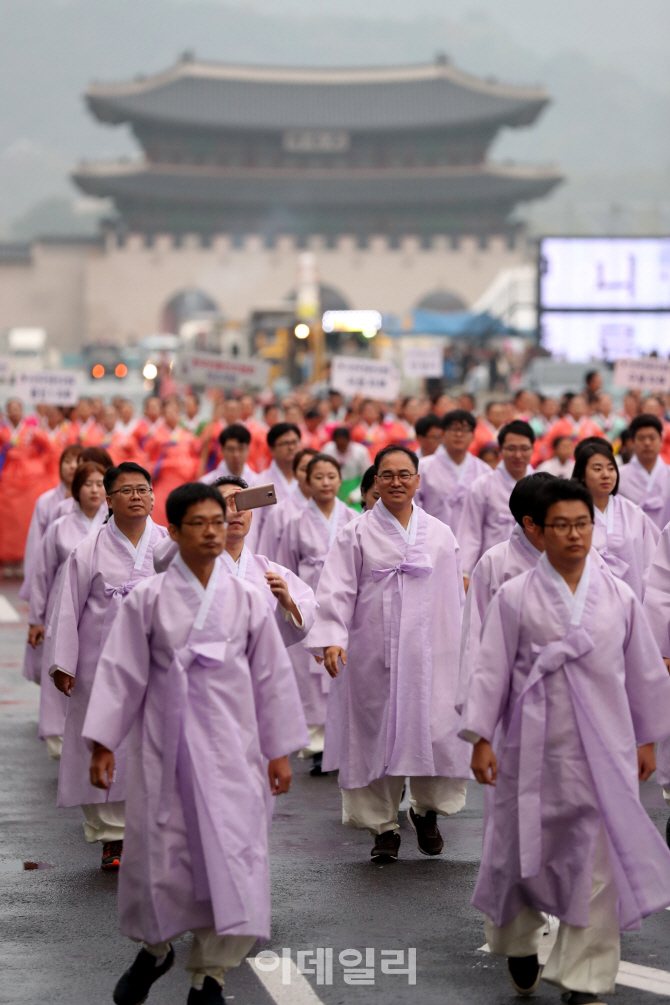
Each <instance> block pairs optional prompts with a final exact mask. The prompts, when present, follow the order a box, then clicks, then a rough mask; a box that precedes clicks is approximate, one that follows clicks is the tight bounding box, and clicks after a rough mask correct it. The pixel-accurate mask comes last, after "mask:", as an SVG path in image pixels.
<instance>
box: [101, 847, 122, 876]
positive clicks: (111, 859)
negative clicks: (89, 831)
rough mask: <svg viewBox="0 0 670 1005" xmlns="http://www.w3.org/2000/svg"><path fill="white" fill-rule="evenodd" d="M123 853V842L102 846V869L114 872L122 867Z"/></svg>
mask: <svg viewBox="0 0 670 1005" xmlns="http://www.w3.org/2000/svg"><path fill="white" fill-rule="evenodd" d="M122 853H123V841H108V842H107V844H103V846H102V862H101V863H100V868H101V869H104V870H105V871H109V872H113V871H114V870H116V869H118V868H119V866H120V865H121V855H122Z"/></svg>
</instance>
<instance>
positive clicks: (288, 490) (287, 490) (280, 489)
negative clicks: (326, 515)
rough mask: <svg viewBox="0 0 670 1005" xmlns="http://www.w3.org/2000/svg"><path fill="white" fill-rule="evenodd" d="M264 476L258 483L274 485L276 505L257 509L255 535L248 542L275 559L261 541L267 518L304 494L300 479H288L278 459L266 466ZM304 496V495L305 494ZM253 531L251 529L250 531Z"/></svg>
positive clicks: (263, 553)
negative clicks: (264, 548)
mask: <svg viewBox="0 0 670 1005" xmlns="http://www.w3.org/2000/svg"><path fill="white" fill-rule="evenodd" d="M262 474H263V477H262V478H259V481H258V482H257V483H256V484H258V485H270V484H272V485H274V487H275V496H276V498H277V505H276V506H263V507H262V508H261V509H257V510H256V512H255V513H254V519H253V522H252V528H253V531H254V536H253V538H252V540H251V541H249V542H248V545H249V547H250V548H251V549H252V550H253V551H254V553H258V554H260V555H267V557H268V558H269V559H271V560H272V561H274V559H275V555H274V554H272V555H270V554H267V552H266V551H265V550H263V551H261V547H260V543H261V541H262V540H264V535H263V529H264V527H265V524H266V522H267V520H268V519H269V518H270V513H272V512H274V511H275V510H278V509H280V508H281V507H283V505H284V503H285V502H286V501H287V500H289V499H291V500H292V499H293V498H297V497H298V496H299V495H302V492H301V491H300V489H299V488H298V479H297V478H293V479H292V481H290V482H289V481H288V480H287V479H286V478H285V477H284V475H283V474H282V471H281V468H280V467H279V465H278V464H277V462H276V461H274V460H273V461H272V463H271V465H270V467H269V468H266V470H265V471H263V472H262ZM303 498H304V496H303ZM250 533H251V531H250Z"/></svg>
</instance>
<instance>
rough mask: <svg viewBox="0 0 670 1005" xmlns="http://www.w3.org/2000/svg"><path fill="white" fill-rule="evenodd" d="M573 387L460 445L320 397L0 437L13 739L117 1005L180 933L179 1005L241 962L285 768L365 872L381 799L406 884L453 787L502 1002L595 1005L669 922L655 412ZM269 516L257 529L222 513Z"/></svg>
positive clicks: (464, 436) (432, 851)
mask: <svg viewBox="0 0 670 1005" xmlns="http://www.w3.org/2000/svg"><path fill="white" fill-rule="evenodd" d="M600 379H601V378H600V375H599V374H598V373H593V374H589V375H588V378H587V385H586V387H585V388H584V389H583V390H581V391H578V392H577V393H572V394H566V395H564V396H563V398H562V399H561V400H560V401H557V400H553V399H551V398H543V397H541V396H539V395H536V394H534V393H532V392H529V391H525V390H520V391H519V392H518V393H517V394H516V395H515V396H514V398H513V399H512V400H501V399H494V400H491V401H489V402H488V403H487V404H486V405H485V406H484V407H483V409H482V410H481V413H480V414H477V412H478V410H477V408H476V403H475V401H474V399H473V398H472V397H471V396H470V395H469V394H467V393H466V394H462V395H461V396H460V397H458V398H457V399H452V398H451V397H449V396H448V395H447V394H440V395H437V396H434V397H433V398H428V397H420V398H419V397H405V398H402V399H401V400H399V401H397V402H395V403H394V404H393V405H390V404H388V403H382V402H379V401H374V400H370V399H363V398H361V399H353V400H351V401H346V400H345V399H344V398H343V396H342V395H341V394H339V393H338V392H336V391H334V390H332V391H330V392H329V393H328V394H327V395H325V396H324V397H323V398H321V399H314V398H312V397H310V396H309V394H308V393H307V392H302V391H301V390H296V391H294V392H293V394H292V395H291V397H290V398H287V399H285V400H283V401H280V402H274V401H271V400H268V401H263V400H262V399H259V400H256V399H254V398H253V397H252V396H250V395H240V396H239V397H229V398H226V397H224V396H220V397H218V398H215V399H214V401H213V413H212V414H211V415H209V416H205V415H204V412H205V403H204V402H203V401H202V400H201V399H199V398H198V397H197V396H196V395H195V394H186V395H184V396H183V398H178V397H169V398H167V399H166V400H163V401H161V400H160V399H158V398H153V397H151V398H149V399H147V401H146V403H145V407H144V414H143V415H142V416H137V417H136V416H135V415H134V413H133V408H132V405H131V404H130V403H129V402H127V401H125V400H123V399H118V400H115V401H114V402H112V403H109V404H105V403H104V402H102V401H100V400H98V399H94V400H89V399H82V400H81V401H80V402H79V403H78V404H77V406H76V407H75V408H74V409H72V410H71V411H70V412H69V413H68V414H66V412H65V411H64V410H61V409H55V408H48V409H40V410H39V411H38V412H37V413H36V414H35V415H31V416H27V417H26V416H24V415H23V412H22V408H21V405H20V402H18V401H16V400H12V401H10V402H9V403H8V404H7V408H6V416H7V417H6V420H5V422H4V424H3V425H2V427H1V428H0V443H1V444H2V446H1V448H0V560H2V562H3V564H4V570H5V575H13V574H16V573H18V572H19V571H20V564H21V563H23V575H24V579H23V584H22V586H21V593H20V595H21V596H22V597H23V598H24V599H25V600H26V601H27V602H28V604H29V614H28V621H29V631H28V639H27V644H26V655H25V663H24V675H25V676H26V677H27V678H28V679H30V680H33V681H35V682H36V683H40V684H41V689H40V714H39V736H40V738H41V739H42V740H44V741H45V747H46V752H47V754H48V756H49V757H51V758H53V759H56V760H59V762H60V763H59V779H58V797H57V798H58V805H59V806H62V807H76V806H79V807H81V810H82V815H83V828H84V836H85V839H86V840H87V841H89V842H99V843H100V844H101V846H102V861H101V867H102V868H103V869H104V870H112V871H115V870H119V888H118V902H119V918H120V927H121V931H122V933H123V934H125V935H127V936H128V937H130V938H131V939H133V940H135V941H138V942H141V943H142V944H143V945H142V948H141V949H140V951H139V953H138V954H137V956H136V958H135V960H134V962H133V963H132V965H131V966H130V967H129V969H128V970H127V971H126V972H125V973H124V974H123V975H122V976H121V977H120V979H119V981H118V983H117V985H116V988H115V989H114V1001H115V1002H116V1003H117V1005H139V1003H140V1002H142V1001H144V1000H145V999H146V997H147V995H148V994H149V991H150V989H151V987H152V985H153V984H154V983H155V981H156V980H158V979H159V978H160V977H161V976H162V975H163V974H164V973H165V972H166V971H167V970H168V969H170V967H171V966H172V965H173V963H174V959H175V954H174V949H173V946H172V940H173V939H174V938H175V937H176V936H178V935H180V934H181V933H183V932H186V931H192V932H193V942H192V948H191V951H190V956H189V959H188V962H187V970H188V971H189V973H190V977H191V985H192V986H191V991H190V993H189V997H188V1002H189V1005H217V1003H221V1002H223V1000H224V999H223V991H222V988H223V984H224V975H225V972H226V971H227V970H228V969H229V968H231V967H235V966H237V965H239V963H240V962H241V961H242V960H243V959H244V957H245V956H246V955H248V953H249V952H250V950H251V948H252V946H253V944H254V943H255V941H256V940H257V939H262V940H267V939H268V938H269V937H270V900H269V855H268V830H269V827H270V826H271V822H272V814H273V806H274V800H275V798H276V797H277V796H279V795H281V794H283V793H286V792H288V790H289V787H290V783H291V770H292V769H291V765H290V762H289V758H290V756H291V755H293V754H298V756H299V758H302V759H303V760H306V761H307V762H308V770H309V772H310V774H311V775H313V776H314V777H317V778H318V777H319V776H323V775H326V774H329V773H333V772H337V773H338V784H339V787H340V789H341V795H342V822H343V824H345V825H346V826H348V827H351V828H355V829H359V830H364V831H368V832H369V833H370V834H371V835H372V839H373V842H374V844H373V847H372V850H371V860H372V861H373V862H377V863H392V862H396V861H397V860H398V858H399V855H400V844H401V836H400V825H399V807H400V804H401V801H402V797H403V791H404V790H406V791H407V795H408V797H409V810H408V814H407V819H408V822H409V824H410V825H411V827H412V828H413V830H414V832H415V835H416V841H417V845H418V849H419V851H420V852H421V853H423V854H424V855H426V856H437V855H440V854H441V853H442V852H443V848H444V842H443V839H442V835H441V833H440V829H439V825H438V817H440V816H450V815H453V814H457V813H458V812H459V811H460V810H461V809H462V808H463V807H464V806H465V803H466V796H467V788H468V782H471V781H472V780H473V778H474V779H476V781H477V782H479V783H481V784H483V785H484V786H486V800H485V818H484V840H483V852H482V861H481V867H480V871H479V877H478V880H477V884H476V887H475V890H474V895H473V904H474V905H475V906H476V907H477V908H478V909H479V910H480V911H482V913H483V914H484V916H485V930H486V938H487V941H488V945H489V947H490V949H491V951H492V952H495V953H498V954H501V955H503V956H505V957H507V960H508V969H509V974H510V978H511V980H512V983H513V985H514V987H515V989H516V990H517V992H518V993H519V994H521V995H528V994H531V993H532V992H533V991H534V990H535V988H536V987H537V984H538V981H539V980H540V977H541V976H542V977H543V978H544V979H545V980H546V981H548V982H550V983H552V984H554V985H556V986H557V987H558V988H559V989H560V992H561V1000H562V1001H564V1002H566V1003H569V1005H588V1003H596V1002H600V1001H601V1000H602V996H604V995H607V994H609V993H611V992H612V991H613V990H614V981H615V977H616V974H617V969H618V964H619V933H620V931H628V930H631V929H635V928H638V927H639V926H640V924H641V921H642V919H643V918H644V917H646V916H647V915H649V914H651V913H653V912H656V911H659V910H662V909H663V908H665V907H667V906H670V850H669V849H668V846H667V844H666V843H665V842H664V841H663V839H662V837H661V836H660V835H659V833H658V831H657V830H656V828H655V826H654V825H653V823H652V822H651V820H650V818H649V817H648V815H647V814H646V812H645V810H644V809H643V807H642V805H641V803H640V800H639V792H638V781H639V780H640V779H641V780H647V779H648V778H650V777H651V775H652V774H653V772H654V771H656V772H657V780H658V782H659V783H660V784H661V785H662V786H663V793H664V796H665V798H666V800H667V801H668V803H669V804H670V674H669V672H668V670H669V668H670V466H668V463H667V462H668V461H670V453H669V450H670V433H669V432H668V430H670V423H669V422H668V418H667V417H666V408H667V407H668V404H669V402H667V401H665V400H663V399H661V398H657V397H655V396H654V397H647V398H644V397H642V396H641V395H639V394H637V393H631V394H628V395H627V396H626V397H625V399H624V402H623V407H622V409H621V411H620V412H618V413H615V412H614V411H613V408H612V401H611V399H610V397H609V396H608V395H607V394H605V393H604V392H603V391H602V387H601V386H600V383H599V382H600ZM209 406H210V399H209V398H208V399H207V409H209ZM270 484H271V485H272V486H273V488H274V492H273V499H276V504H273V505H263V502H264V501H265V500H259V499H258V498H257V497H258V495H259V493H255V494H254V493H253V491H252V492H247V490H248V489H252V490H253V489H254V488H258V487H259V486H268V485H270ZM260 495H265V496H267V495H268V493H260ZM310 784H311V783H310ZM313 784H320V783H313ZM548 915H551V916H553V917H555V918H557V919H558V922H559V927H558V935H557V940H556V944H555V947H554V949H553V950H552V953H551V955H550V957H549V960H548V962H547V964H546V965H545V967H544V970H542V968H541V966H540V963H539V960H538V949H539V946H540V942H541V938H542V933H543V931H544V930H545V927H546V923H547V916H548Z"/></svg>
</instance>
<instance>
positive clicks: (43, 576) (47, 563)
mask: <svg viewBox="0 0 670 1005" xmlns="http://www.w3.org/2000/svg"><path fill="white" fill-rule="evenodd" d="M104 473H105V472H104V470H103V469H102V467H101V466H100V465H99V464H93V463H92V462H91V461H89V462H87V463H86V464H82V465H81V466H80V467H79V468H77V470H76V473H75V475H74V478H73V480H72V485H71V488H72V497H73V499H74V500H75V503H76V504H77V505H76V509H75V510H74V511H73V512H72V513H68V514H67V515H66V516H63V517H60V518H59V519H58V520H56V521H55V522H54V523H52V524H50V525H49V526H48V527H47V529H46V533H45V534H44V537H43V538H42V541H41V543H40V545H39V548H38V550H37V555H36V556H35V559H34V562H33V565H32V585H31V589H30V605H29V609H28V646H27V650H28V652H29V653H33V652H34V653H37V654H38V656H39V658H40V660H41V664H42V665H41V678H40V684H41V687H40V716H39V727H38V736H39V737H40V739H41V740H45V741H46V748H47V754H48V756H49V757H50V758H52V759H53V760H54V761H58V760H60V755H61V750H62V747H63V729H64V726H65V715H66V713H67V704H68V699H67V698H66V697H65V695H64V694H61V692H60V691H58V690H57V689H56V688H55V687H54V685H53V681H52V680H51V677H50V676H49V669H50V667H51V665H52V662H53V661H52V659H51V639H52V625H51V615H52V614H53V610H54V606H55V603H56V598H57V596H58V591H59V587H60V582H61V577H62V574H63V569H64V567H65V562H66V561H67V559H68V557H69V555H70V552H71V551H72V549H73V548H76V546H77V545H78V544H79V542H80V541H83V539H84V538H85V537H86V536H87V535H88V534H90V533H92V532H94V531H96V530H97V529H98V528H99V527H100V526H101V525H102V523H103V522H104V520H105V517H106V516H107V513H108V512H109V511H108V509H107V505H106V503H105V486H104V483H103V475H104Z"/></svg>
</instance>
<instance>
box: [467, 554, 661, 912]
mask: <svg viewBox="0 0 670 1005" xmlns="http://www.w3.org/2000/svg"><path fill="white" fill-rule="evenodd" d="M668 722H670V678H669V677H668V673H667V671H666V669H665V666H664V665H663V661H662V660H661V656H660V653H659V651H658V647H657V645H656V643H655V642H654V639H653V636H652V634H651V631H650V628H649V625H648V622H647V619H646V617H645V616H644V614H643V612H642V607H641V604H640V602H639V601H638V599H637V597H636V596H635V594H634V593H633V591H632V590H631V589H630V587H628V586H627V585H626V584H625V583H623V582H622V581H621V580H619V579H616V578H615V577H614V576H612V575H611V574H610V573H609V571H607V570H604V569H602V567H599V565H598V564H596V563H595V562H594V561H593V560H592V558H591V557H590V556H589V557H587V561H586V565H585V568H584V572H583V574H582V577H581V580H580V582H579V586H578V588H577V590H576V592H575V593H574V594H573V593H572V592H571V591H570V589H569V587H568V586H567V584H566V583H565V581H564V580H563V579H562V578H561V577H560V576H559V574H558V573H557V572H556V570H555V569H553V568H552V566H551V565H550V564H549V562H548V560H547V558H546V555H543V556H542V557H541V558H540V559H539V561H538V563H537V565H536V566H535V568H534V569H531V570H529V571H528V572H525V573H522V574H521V575H520V576H517V577H516V578H514V579H511V580H510V581H509V582H507V583H505V584H503V586H502V587H501V588H500V589H499V591H498V593H497V594H496V595H495V597H494V598H493V600H492V601H491V605H490V607H489V609H488V612H487V614H486V619H485V622H484V627H483V631H482V640H481V645H480V648H479V653H478V656H477V660H476V663H475V666H474V669H473V673H472V678H471V681H470V687H469V691H468V697H467V700H466V703H465V706H464V708H463V715H462V732H461V735H463V736H467V737H468V738H469V739H471V740H474V739H475V738H477V737H484V738H486V739H489V740H491V739H492V738H493V737H494V735H496V733H498V735H497V740H496V743H495V746H496V754H497V758H498V778H497V783H496V787H495V788H494V789H492V790H487V797H488V798H487V814H486V826H485V830H484V847H483V853H482V863H481V868H480V871H479V877H478V879H477V884H476V887H475V892H474V895H473V898H472V903H473V904H474V906H475V907H477V908H479V910H481V911H483V912H484V913H485V914H486V915H487V916H488V917H489V918H490V919H491V920H492V921H493V922H494V924H495V925H497V926H504V925H508V924H509V923H511V922H512V921H513V920H514V918H516V916H517V915H518V914H519V912H520V911H521V910H522V909H523V908H535V909H536V910H537V911H541V912H545V913H548V914H552V915H554V916H556V917H557V918H559V919H560V920H561V922H564V923H565V924H567V925H572V926H578V927H580V928H586V927H587V925H588V922H589V902H590V899H591V893H592V876H593V869H594V856H595V854H596V846H597V843H598V838H599V834H600V832H601V828H603V829H604V833H605V836H606V841H607V849H608V853H609V861H610V864H611V871H612V876H613V879H614V881H615V883H616V887H617V890H618V902H619V908H618V910H619V925H620V928H621V930H622V931H628V930H631V929H635V928H639V926H640V923H641V920H642V918H643V917H645V916H646V915H649V914H652V913H654V912H655V911H659V910H662V909H663V908H664V907H666V906H668V905H669V904H670V851H669V850H668V848H667V847H666V845H665V843H664V841H663V839H662V838H661V836H660V834H659V833H658V831H657V830H656V827H655V826H654V824H653V823H652V821H651V820H650V818H649V816H648V815H647V813H646V811H645V809H644V807H643V806H642V804H641V803H640V797H639V789H638V764H637V746H638V745H640V744H645V743H651V742H653V741H655V740H658V739H660V738H661V737H662V736H663V735H664V733H665V731H666V730H667V724H668Z"/></svg>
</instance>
